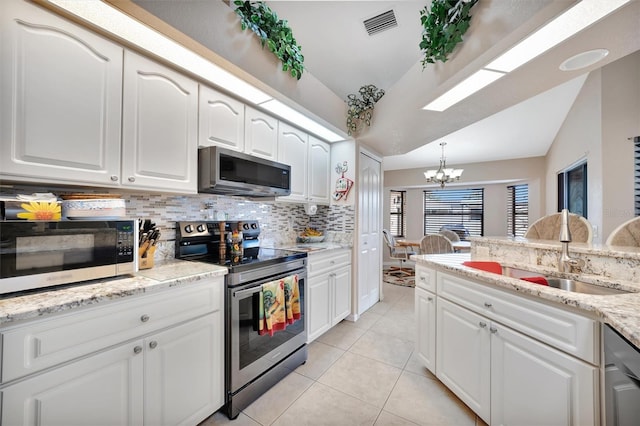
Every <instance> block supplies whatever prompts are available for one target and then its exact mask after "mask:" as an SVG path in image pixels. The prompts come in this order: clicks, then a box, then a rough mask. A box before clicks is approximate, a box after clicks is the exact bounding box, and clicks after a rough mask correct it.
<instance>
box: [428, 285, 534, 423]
mask: <svg viewBox="0 0 640 426" xmlns="http://www.w3.org/2000/svg"><path fill="white" fill-rule="evenodd" d="M436 310H437V320H436V323H437V325H436V327H437V331H436V342H437V343H436V376H437V377H438V379H440V381H442V383H444V384H445V385H446V386H447V387H448V388H449V389H451V391H453V393H455V394H456V395H457V396H458V397H459V398H460V399H461V400H462V401H463V402H464V403H465V404H467V405H468V406H469V408H471V409H472V410H473V411H474V412H475V413H476V414H478V415H479V416H480V417H481V418H482V420H484V421H485V422H487V423H489V422H490V419H489V417H490V410H491V406H490V404H491V394H490V390H491V370H490V368H491V339H490V333H489V321H488V320H487V319H486V318H484V317H482V316H480V315H477V314H475V313H473V312H471V311H469V310H467V309H464V308H461V307H460V306H458V305H455V304H453V303H451V302H449V301H447V300H444V299H443V298H441V297H438V302H437V305H436ZM529 402H531V401H529Z"/></svg>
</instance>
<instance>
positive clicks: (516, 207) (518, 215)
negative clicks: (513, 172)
mask: <svg viewBox="0 0 640 426" xmlns="http://www.w3.org/2000/svg"><path fill="white" fill-rule="evenodd" d="M507 203H508V205H507V235H511V236H514V237H523V236H524V234H525V233H526V232H527V229H528V228H529V185H526V184H525V185H512V186H508V187H507Z"/></svg>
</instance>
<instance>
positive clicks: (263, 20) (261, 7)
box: [233, 0, 304, 80]
mask: <svg viewBox="0 0 640 426" xmlns="http://www.w3.org/2000/svg"><path fill="white" fill-rule="evenodd" d="M233 3H234V4H235V5H236V9H235V10H236V14H238V16H239V17H240V27H241V28H242V30H243V31H244V30H246V29H247V28H249V29H250V30H251V31H253V32H254V33H255V34H256V35H257V36H258V37H259V38H260V43H261V44H262V47H263V48H264V46H265V44H266V45H267V47H269V50H271V52H273V54H274V55H276V57H277V58H278V59H280V61H281V62H282V71H288V72H289V73H290V74H291V76H292V77H295V78H297V79H298V80H300V77H302V72H303V71H304V64H303V62H304V56H302V48H301V47H300V46H299V45H298V43H297V42H296V39H295V38H294V37H293V32H292V31H291V28H289V25H288V24H287V21H285V20H282V19H279V18H278V15H276V13H275V12H274V11H273V10H271V8H270V7H269V6H267V5H266V4H265V3H264V2H262V1H242V0H235V1H234V2H233Z"/></svg>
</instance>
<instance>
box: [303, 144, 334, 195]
mask: <svg viewBox="0 0 640 426" xmlns="http://www.w3.org/2000/svg"><path fill="white" fill-rule="evenodd" d="M330 161H331V148H330V146H329V144H328V143H326V142H323V141H321V140H320V139H316V138H314V137H313V136H309V173H308V174H309V201H312V202H315V203H324V204H329V203H330V201H331V184H330V182H329V179H330V177H331V175H330V165H329V162H330Z"/></svg>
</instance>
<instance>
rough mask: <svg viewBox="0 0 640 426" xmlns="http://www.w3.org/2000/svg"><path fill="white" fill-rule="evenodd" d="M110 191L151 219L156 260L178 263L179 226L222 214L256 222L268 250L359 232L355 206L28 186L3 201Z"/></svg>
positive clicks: (344, 238)
mask: <svg viewBox="0 0 640 426" xmlns="http://www.w3.org/2000/svg"><path fill="white" fill-rule="evenodd" d="M107 191H108V192H113V193H117V194H121V195H122V198H124V199H125V202H126V209H127V217H130V218H142V219H151V220H152V221H154V222H155V223H156V225H157V226H158V227H159V228H160V229H161V232H162V237H161V239H160V243H159V247H158V249H157V250H156V259H157V260H159V259H163V258H172V257H174V249H175V222H176V221H184V220H216V217H217V216H218V213H224V214H225V217H226V219H227V220H242V219H251V220H258V221H259V222H260V228H261V234H260V240H261V241H263V243H264V244H269V245H286V244H293V243H294V242H295V239H296V236H297V235H298V234H299V233H300V232H301V231H302V230H304V229H305V228H306V227H312V228H317V229H320V230H323V231H325V234H326V239H327V241H334V242H339V243H343V244H348V245H351V242H352V238H353V233H354V231H355V207H354V206H345V205H334V206H318V212H317V213H316V214H315V215H313V216H309V215H307V214H306V213H305V210H304V206H303V204H298V203H288V202H278V201H264V202H263V201H255V200H248V199H244V198H238V197H228V196H218V195H211V194H193V195H180V194H158V193H143V192H130V193H125V192H122V191H117V190H111V191H109V190H104V189H96V188H91V189H78V188H71V189H70V188H52V187H47V188H43V187H33V186H26V185H24V186H22V185H13V186H3V187H0V194H2V195H16V194H32V193H35V192H52V193H54V194H56V195H58V196H60V195H63V194H69V193H78V192H82V193H87V194H90V193H104V192H107Z"/></svg>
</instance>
